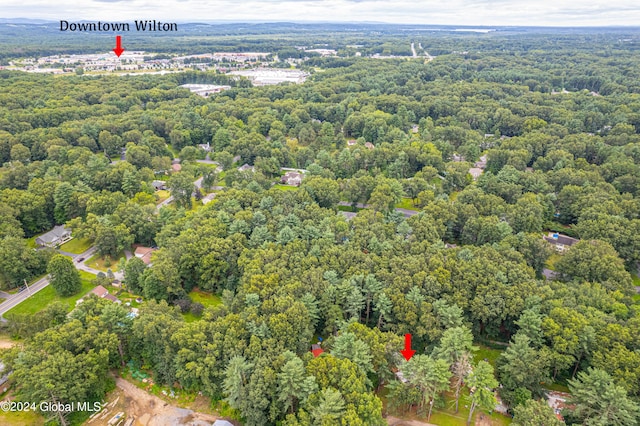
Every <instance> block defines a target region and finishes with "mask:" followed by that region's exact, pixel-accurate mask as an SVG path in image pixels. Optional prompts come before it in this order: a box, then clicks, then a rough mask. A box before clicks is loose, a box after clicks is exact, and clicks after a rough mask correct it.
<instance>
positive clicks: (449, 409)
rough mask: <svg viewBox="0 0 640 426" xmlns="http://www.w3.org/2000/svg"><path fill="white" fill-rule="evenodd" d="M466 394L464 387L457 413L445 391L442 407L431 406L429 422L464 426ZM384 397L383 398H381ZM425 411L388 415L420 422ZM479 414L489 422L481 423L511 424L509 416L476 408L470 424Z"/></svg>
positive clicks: (448, 394) (466, 411) (439, 424)
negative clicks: (419, 413) (421, 412)
mask: <svg viewBox="0 0 640 426" xmlns="http://www.w3.org/2000/svg"><path fill="white" fill-rule="evenodd" d="M468 396H469V390H468V389H465V390H464V391H463V392H462V396H461V397H460V403H459V411H458V413H456V412H455V399H454V397H453V395H452V394H450V393H448V392H447V393H446V394H445V397H444V399H445V404H444V407H442V408H436V407H434V408H433V412H432V413H431V419H429V423H431V424H434V425H438V426H466V424H467V417H468V416H469V402H468V400H466V399H465V398H467V397H468ZM385 399H386V398H383V400H385ZM385 402H386V401H385ZM427 413H428V411H426V412H425V414H424V415H422V414H421V415H418V414H416V411H415V409H413V410H412V411H410V412H407V413H406V414H403V415H400V413H394V412H393V411H392V410H391V411H390V412H389V414H390V415H393V416H395V417H398V418H401V419H404V420H418V421H422V422H426V421H427ZM480 416H483V417H484V419H485V420H486V419H489V422H485V423H483V425H489V424H490V425H491V426H503V425H504V426H506V425H509V424H511V418H510V417H507V416H504V415H502V414H500V413H496V412H494V413H492V414H491V415H489V414H488V413H485V412H481V411H479V410H476V411H475V413H474V414H473V420H472V421H471V424H472V425H473V424H476V423H475V422H476V420H478V419H479V418H480Z"/></svg>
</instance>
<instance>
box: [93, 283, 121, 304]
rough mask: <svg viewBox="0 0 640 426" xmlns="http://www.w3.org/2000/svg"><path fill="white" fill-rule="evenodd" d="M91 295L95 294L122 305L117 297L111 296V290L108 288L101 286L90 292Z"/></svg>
mask: <svg viewBox="0 0 640 426" xmlns="http://www.w3.org/2000/svg"><path fill="white" fill-rule="evenodd" d="M90 293H91V294H95V295H96V296H98V297H99V298H101V299H107V300H110V301H112V302H114V303H122V302H121V301H120V299H118V298H117V297H115V296H114V295H113V294H109V290H107V289H106V288H104V287H102V286H101V285H99V286H97V287H94V288H93V290H91V291H90Z"/></svg>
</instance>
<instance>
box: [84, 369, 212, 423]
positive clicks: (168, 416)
mask: <svg viewBox="0 0 640 426" xmlns="http://www.w3.org/2000/svg"><path fill="white" fill-rule="evenodd" d="M120 412H124V413H125V414H126V420H125V421H124V422H122V423H121V424H125V423H126V422H127V421H129V420H130V419H134V421H133V425H134V426H180V425H190V426H210V425H211V423H213V422H214V421H216V420H217V419H218V417H216V416H213V415H211V414H204V413H197V412H195V411H193V410H189V409H186V408H180V407H176V406H174V405H171V404H169V403H168V402H165V401H163V400H162V399H160V398H158V397H157V396H155V395H151V394H149V393H147V392H145V391H143V390H142V389H139V388H137V387H136V386H135V385H133V384H131V383H129V382H128V381H126V380H124V379H122V378H117V379H116V389H115V390H114V391H113V392H111V393H110V394H109V396H108V398H107V407H106V408H105V409H103V410H102V411H101V412H100V413H99V414H98V415H96V416H95V417H94V418H92V419H89V420H88V421H87V422H86V423H85V424H86V425H89V426H108V423H109V421H110V420H111V419H112V418H113V416H115V415H116V414H117V413H120Z"/></svg>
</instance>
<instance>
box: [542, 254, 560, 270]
mask: <svg viewBox="0 0 640 426" xmlns="http://www.w3.org/2000/svg"><path fill="white" fill-rule="evenodd" d="M560 259H562V255H561V254H560V253H557V252H555V251H554V252H553V254H552V255H551V256H549V259H547V261H546V262H545V264H544V266H546V267H547V268H548V269H551V270H552V271H555V270H556V263H558V261H559V260H560Z"/></svg>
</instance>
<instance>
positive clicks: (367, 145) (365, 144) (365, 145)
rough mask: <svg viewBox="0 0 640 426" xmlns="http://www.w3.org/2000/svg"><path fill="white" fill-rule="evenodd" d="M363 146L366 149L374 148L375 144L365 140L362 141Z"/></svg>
mask: <svg viewBox="0 0 640 426" xmlns="http://www.w3.org/2000/svg"><path fill="white" fill-rule="evenodd" d="M364 147H365V148H367V149H374V148H375V147H376V146H375V145H374V144H372V143H371V142H365V143H364Z"/></svg>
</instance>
